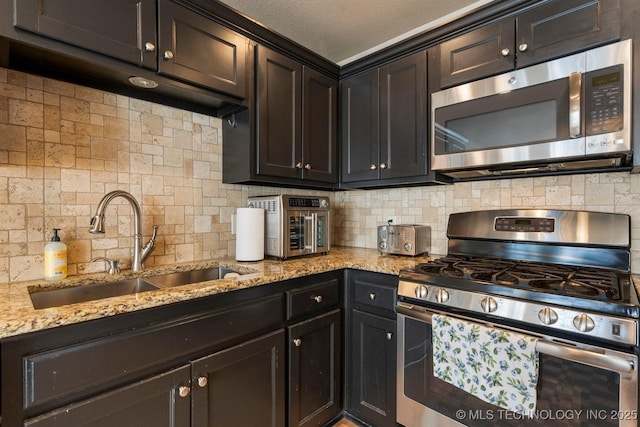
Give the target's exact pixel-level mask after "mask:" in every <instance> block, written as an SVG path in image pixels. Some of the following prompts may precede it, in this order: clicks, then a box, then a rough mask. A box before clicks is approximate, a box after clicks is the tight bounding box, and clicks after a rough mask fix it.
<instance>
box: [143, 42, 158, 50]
mask: <svg viewBox="0 0 640 427" xmlns="http://www.w3.org/2000/svg"><path fill="white" fill-rule="evenodd" d="M144 50H146V51H147V52H153V51H154V50H156V45H155V44H153V43H151V42H146V43H145V44H144Z"/></svg>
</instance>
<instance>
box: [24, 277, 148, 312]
mask: <svg viewBox="0 0 640 427" xmlns="http://www.w3.org/2000/svg"><path fill="white" fill-rule="evenodd" d="M156 289H158V287H157V286H154V285H153V284H151V283H149V282H148V281H147V280H144V279H140V278H138V279H128V280H119V281H117V282H108V283H96V284H93V285H83V286H74V287H71V288H59V289H51V290H34V291H31V293H30V296H31V302H32V303H33V307H34V308H35V309H36V310H38V309H41V308H49V307H59V306H61V305H67V304H76V303H79V302H87V301H95V300H99V299H103V298H109V297H117V296H121V295H131V294H137V293H140V292H147V291H153V290H156Z"/></svg>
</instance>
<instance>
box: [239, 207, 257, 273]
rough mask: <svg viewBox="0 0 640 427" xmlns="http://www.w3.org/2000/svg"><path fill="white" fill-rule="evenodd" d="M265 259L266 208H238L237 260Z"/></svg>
mask: <svg viewBox="0 0 640 427" xmlns="http://www.w3.org/2000/svg"><path fill="white" fill-rule="evenodd" d="M262 259H264V209H259V208H238V210H237V211H236V260H237V261H260V260H262Z"/></svg>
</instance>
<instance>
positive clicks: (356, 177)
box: [341, 51, 432, 187]
mask: <svg viewBox="0 0 640 427" xmlns="http://www.w3.org/2000/svg"><path fill="white" fill-rule="evenodd" d="M341 84H342V95H341V96H342V182H343V183H345V186H351V185H353V186H364V187H367V186H381V185H386V184H391V185H393V184H399V183H405V184H412V183H425V182H428V181H429V180H431V179H432V177H431V176H429V175H428V168H427V55H426V51H420V52H418V53H415V54H413V55H410V56H407V57H404V58H401V59H398V60H396V61H393V62H391V63H389V64H386V65H383V66H381V67H379V68H377V69H374V70H371V71H368V72H365V73H362V74H358V75H355V76H353V77H349V78H347V79H345V80H343V81H342V83H341ZM352 183H353V184H352Z"/></svg>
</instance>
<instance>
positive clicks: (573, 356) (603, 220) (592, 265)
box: [397, 210, 640, 427]
mask: <svg viewBox="0 0 640 427" xmlns="http://www.w3.org/2000/svg"><path fill="white" fill-rule="evenodd" d="M630 230H631V227H630V218H629V216H627V215H620V214H611V213H601V212H585V211H561V210H490V211H475V212H465V213H458V214H452V215H451V216H450V218H449V223H448V228H447V237H448V239H449V240H448V253H447V255H446V256H444V257H442V258H440V259H436V260H434V261H431V262H428V263H425V264H419V265H418V266H416V268H415V269H412V270H404V271H401V272H400V282H399V288H398V304H397V311H398V366H397V370H398V385H397V387H398V393H397V394H398V402H397V403H398V416H397V421H398V423H399V424H401V425H403V426H406V427H422V426H438V427H441V426H450V425H451V426H453V425H474V426H475V425H481V426H489V425H495V426H504V425H514V426H515V425H518V426H522V425H524V426H527V425H544V426H556V425H558V426H593V425H595V426H599V425H603V426H637V425H638V422H637V418H638V375H637V368H638V354H639V352H638V345H639V344H640V343H639V338H638V329H639V327H638V321H639V318H640V304H639V302H638V295H637V293H636V291H635V288H634V286H633V283H632V279H631V274H630V270H631V268H630V262H631V261H630V259H631V256H630V246H631V231H630ZM436 318H437V319H442V318H444V319H446V320H447V321H448V322H452V323H459V324H460V325H472V326H473V328H474V330H475V329H479V328H482V329H481V330H482V331H485V330H486V331H491V332H493V333H503V332H504V333H507V334H513V335H515V334H517V335H518V336H521V337H525V338H526V339H531V342H533V343H535V347H534V351H535V355H536V362H535V366H536V367H537V368H536V370H535V371H536V372H535V373H534V375H535V379H536V381H537V382H536V383H534V390H535V397H534V399H533V400H534V401H535V404H534V405H533V406H532V407H534V408H535V410H531V411H526V412H517V411H515V412H514V410H512V409H504V408H503V407H500V406H497V405H496V404H495V402H493V403H489V400H488V399H486V397H485V398H483V397H482V396H480V393H478V392H476V393H469V392H468V389H467V391H465V388H464V384H460V383H458V384H457V385H456V384H455V382H453V381H446V380H443V379H442V378H443V377H442V375H436V374H435V373H434V364H435V363H436V361H435V359H437V358H435V359H434V353H435V352H434V346H435V344H434V342H435V341H436V339H435V338H434V337H435V336H436V335H435V333H436V331H435V329H436V327H435V323H434V319H436ZM438 321H439V322H440V320H438ZM461 330H462V329H461ZM459 339H460V337H455V336H453V335H452V336H450V337H448V338H447V340H446V341H448V340H451V341H456V340H459ZM445 344H447V343H445ZM461 348H463V351H462V353H464V348H466V346H464V347H461ZM438 354H440V353H438ZM456 356H458V358H457V359H455V360H459V362H458V363H459V366H454V367H453V369H454V370H456V371H457V370H458V368H460V370H462V371H464V370H465V369H466V367H465V362H464V358H465V357H467V358H470V356H468V355H465V354H460V355H456ZM496 370H497V371H499V368H496ZM436 371H437V369H436ZM498 374H500V372H498ZM458 381H461V380H458ZM466 381H467V382H468V381H469V380H466ZM475 381H477V378H476V379H475ZM474 386H475V388H474V387H471V389H473V390H477V389H478V388H483V387H484V385H483V384H482V380H480V381H479V383H478V384H475V385H474Z"/></svg>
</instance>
